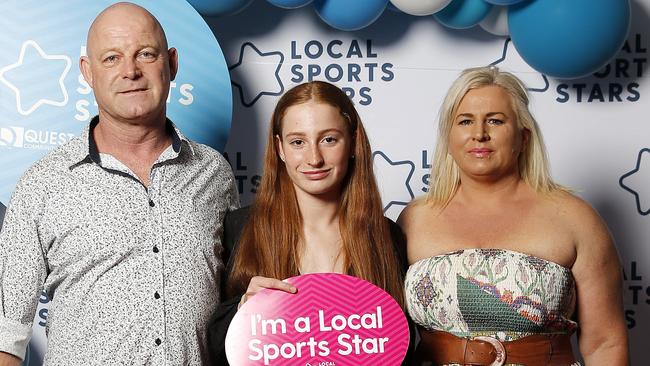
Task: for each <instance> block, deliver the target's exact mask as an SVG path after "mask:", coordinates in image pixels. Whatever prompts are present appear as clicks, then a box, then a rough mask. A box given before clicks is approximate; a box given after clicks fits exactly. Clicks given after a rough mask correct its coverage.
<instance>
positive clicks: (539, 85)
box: [490, 37, 549, 93]
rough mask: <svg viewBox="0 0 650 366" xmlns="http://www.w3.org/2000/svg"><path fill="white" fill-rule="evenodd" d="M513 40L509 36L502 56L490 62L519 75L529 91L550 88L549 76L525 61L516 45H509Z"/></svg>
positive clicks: (541, 90) (540, 90) (542, 90)
mask: <svg viewBox="0 0 650 366" xmlns="http://www.w3.org/2000/svg"><path fill="white" fill-rule="evenodd" d="M511 41H512V40H511V39H510V37H508V38H507V39H506V40H505V41H504V42H503V51H502V53H501V57H500V58H499V59H498V60H496V61H494V62H492V63H490V65H494V66H496V65H500V66H503V67H504V68H505V69H507V70H509V71H511V72H512V73H513V74H515V75H517V77H518V78H520V79H521V80H522V81H523V82H524V83H525V84H526V85H527V86H528V91H529V92H539V93H543V92H545V91H547V90H548V87H549V82H548V78H547V77H546V75H544V74H540V73H538V72H537V71H535V70H533V68H531V67H530V66H529V65H528V64H527V63H526V61H524V60H523V59H522V58H521V56H520V55H519V53H518V52H517V50H516V49H515V48H514V47H509V45H510V42H511Z"/></svg>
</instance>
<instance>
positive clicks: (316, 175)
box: [302, 169, 330, 180]
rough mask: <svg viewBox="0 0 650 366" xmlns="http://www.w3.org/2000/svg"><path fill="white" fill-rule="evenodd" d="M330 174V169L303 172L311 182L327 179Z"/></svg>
mask: <svg viewBox="0 0 650 366" xmlns="http://www.w3.org/2000/svg"><path fill="white" fill-rule="evenodd" d="M329 173H330V170H329V169H324V170H310V171H306V172H302V174H304V175H305V177H307V179H309V180H320V179H323V178H325V177H327V176H328V175H329Z"/></svg>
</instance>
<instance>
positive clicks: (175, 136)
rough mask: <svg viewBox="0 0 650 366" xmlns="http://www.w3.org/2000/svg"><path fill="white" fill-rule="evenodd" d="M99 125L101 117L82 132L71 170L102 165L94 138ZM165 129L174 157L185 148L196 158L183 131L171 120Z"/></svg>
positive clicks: (93, 120) (95, 118)
mask: <svg viewBox="0 0 650 366" xmlns="http://www.w3.org/2000/svg"><path fill="white" fill-rule="evenodd" d="M98 123H99V116H95V117H93V119H92V120H90V123H89V124H87V125H86V127H84V129H83V130H82V131H81V134H80V135H79V138H80V139H81V145H80V146H79V148H78V149H77V151H75V152H74V156H73V161H72V164H70V167H69V168H70V169H74V168H75V167H77V166H79V165H81V164H84V163H91V162H94V163H96V164H99V165H101V158H100V155H99V151H98V150H97V144H96V143H95V139H94V138H93V134H92V131H93V129H94V128H95V127H96V126H97V124H98ZM165 127H166V128H167V131H168V132H169V134H170V135H171V139H172V149H173V151H174V156H173V157H174V158H175V157H178V156H179V155H180V153H181V151H182V150H183V149H184V148H187V149H188V151H189V153H190V156H194V154H195V152H194V147H192V144H190V140H188V139H187V138H186V137H185V135H183V133H181V131H180V130H179V129H178V128H177V127H176V125H174V123H173V122H172V121H171V120H170V119H169V118H167V119H166V122H165Z"/></svg>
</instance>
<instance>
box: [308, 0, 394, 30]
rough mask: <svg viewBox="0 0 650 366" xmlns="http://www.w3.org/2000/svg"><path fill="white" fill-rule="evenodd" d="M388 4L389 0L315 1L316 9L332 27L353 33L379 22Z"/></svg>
mask: <svg viewBox="0 0 650 366" xmlns="http://www.w3.org/2000/svg"><path fill="white" fill-rule="evenodd" d="M386 4H388V0H315V1H314V9H315V10H316V13H317V14H318V16H319V17H320V18H321V19H323V21H324V22H325V23H327V24H329V25H330V26H331V27H334V28H336V29H340V30H344V31H353V30H358V29H361V28H364V27H367V26H368V25H370V24H372V23H373V22H374V21H375V20H377V18H379V16H380V15H381V13H383V12H384V9H386Z"/></svg>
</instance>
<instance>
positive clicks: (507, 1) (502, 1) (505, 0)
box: [485, 0, 544, 5]
mask: <svg viewBox="0 0 650 366" xmlns="http://www.w3.org/2000/svg"><path fill="white" fill-rule="evenodd" d="M485 1H486V2H488V3H490V4H494V5H512V4H516V3H520V2H522V1H524V0H485ZM531 1H532V0H531ZM540 1H544V0H540Z"/></svg>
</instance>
